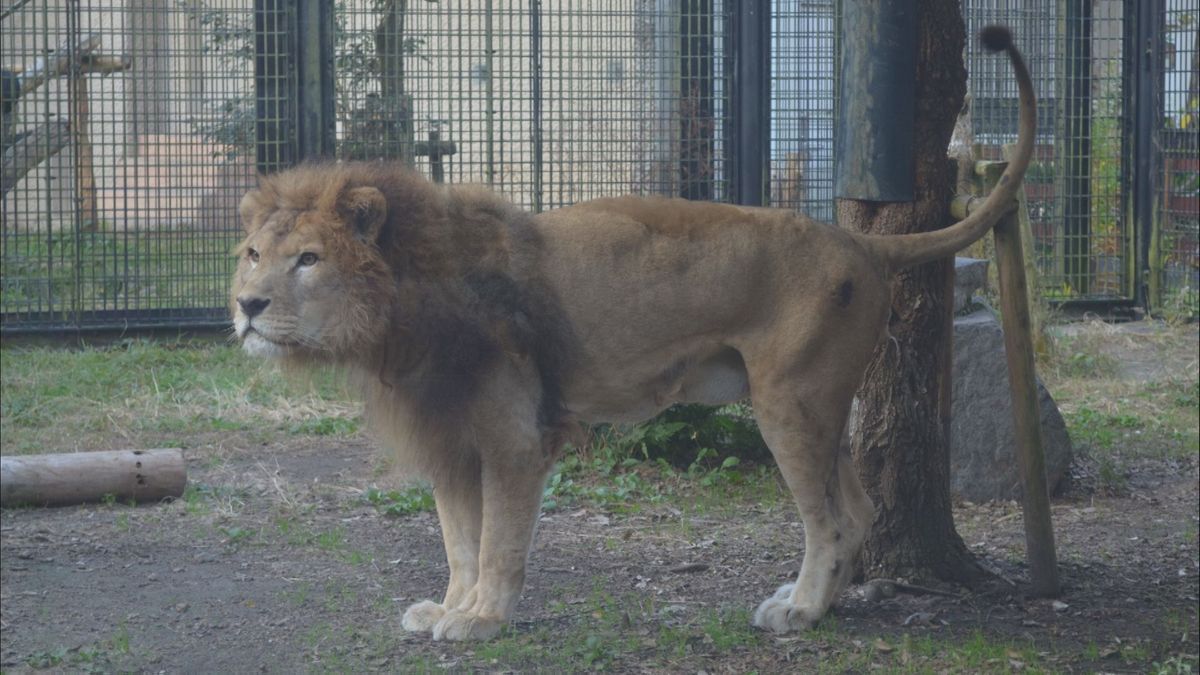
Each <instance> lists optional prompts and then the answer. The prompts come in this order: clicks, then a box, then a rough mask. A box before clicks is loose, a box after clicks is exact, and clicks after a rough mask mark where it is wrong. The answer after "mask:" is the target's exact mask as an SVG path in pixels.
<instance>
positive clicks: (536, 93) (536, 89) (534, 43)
mask: <svg viewBox="0 0 1200 675" xmlns="http://www.w3.org/2000/svg"><path fill="white" fill-rule="evenodd" d="M529 74H530V77H531V78H532V82H530V89H531V90H532V92H531V94H532V96H533V98H532V100H531V101H530V104H531V107H532V111H531V112H532V117H533V119H532V123H533V138H532V139H531V141H532V145H533V211H534V213H539V212H541V210H542V170H543V164H542V2H541V0H529Z"/></svg>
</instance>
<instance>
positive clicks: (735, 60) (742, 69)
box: [726, 0, 771, 206]
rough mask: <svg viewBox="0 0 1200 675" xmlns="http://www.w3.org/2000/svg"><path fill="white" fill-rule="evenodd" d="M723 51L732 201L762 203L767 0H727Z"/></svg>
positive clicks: (767, 146)
mask: <svg viewBox="0 0 1200 675" xmlns="http://www.w3.org/2000/svg"><path fill="white" fill-rule="evenodd" d="M731 4H732V5H733V6H734V7H733V13H732V14H731V16H730V19H731V20H732V21H731V25H730V26H729V30H730V31H731V32H732V34H733V40H732V41H731V44H730V45H729V47H730V48H729V49H728V50H727V52H726V53H727V55H728V58H730V59H731V60H732V81H731V82H730V88H729V89H730V108H731V110H730V113H731V116H732V118H733V129H732V132H733V133H732V135H728V136H726V138H727V139H729V141H730V142H731V145H732V148H731V150H732V155H731V157H730V159H731V160H732V164H733V170H734V173H733V184H732V186H731V187H732V192H733V194H732V197H733V201H734V202H736V203H738V204H746V205H750V206H761V205H763V204H765V203H766V193H767V184H768V175H769V171H770V159H771V158H770V152H771V63H770V55H771V3H766V2H760V1H759V0H732V2H731Z"/></svg>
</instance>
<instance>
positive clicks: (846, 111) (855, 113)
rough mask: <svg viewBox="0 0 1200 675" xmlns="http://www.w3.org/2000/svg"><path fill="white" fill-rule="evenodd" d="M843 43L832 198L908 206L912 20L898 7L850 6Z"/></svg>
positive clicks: (883, 2)
mask: <svg viewBox="0 0 1200 675" xmlns="http://www.w3.org/2000/svg"><path fill="white" fill-rule="evenodd" d="M842 7H843V8H842V11H843V13H844V18H843V21H844V22H845V25H847V26H853V27H854V28H853V30H850V31H847V32H846V33H845V34H844V35H842V39H841V44H840V47H841V50H842V51H841V64H842V72H841V77H840V86H841V91H840V95H839V97H838V100H839V103H840V105H841V108H840V110H839V111H838V113H839V114H838V118H837V132H836V134H835V136H836V137H837V147H838V152H839V155H838V157H839V159H840V161H839V162H837V166H836V175H835V176H834V195H835V196H837V197H839V198H845V199H858V200H864V201H873V202H907V201H912V199H913V180H914V177H913V134H912V130H913V120H914V115H915V110H916V102H915V100H914V97H913V92H914V90H915V86H914V85H915V82H916V76H917V43H916V39H917V13H916V10H915V9H914V8H913V6H912V4H911V3H910V2H902V1H900V0H877V1H875V2H869V1H868V0H849V1H848V2H845V3H843V5H842Z"/></svg>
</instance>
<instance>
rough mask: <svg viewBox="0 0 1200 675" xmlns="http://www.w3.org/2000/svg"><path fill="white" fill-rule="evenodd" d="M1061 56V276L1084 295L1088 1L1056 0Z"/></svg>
mask: <svg viewBox="0 0 1200 675" xmlns="http://www.w3.org/2000/svg"><path fill="white" fill-rule="evenodd" d="M1058 11H1059V16H1061V17H1062V19H1061V21H1062V22H1063V25H1062V30H1061V32H1060V34H1061V35H1063V58H1062V59H1061V60H1060V61H1059V63H1060V64H1061V69H1062V71H1061V73H1060V75H1059V78H1058V80H1059V82H1060V85H1059V86H1060V91H1059V101H1061V105H1060V106H1059V111H1060V113H1059V114H1060V115H1061V118H1060V120H1059V123H1058V125H1057V126H1058V128H1059V129H1060V133H1061V134H1062V137H1061V139H1060V141H1059V148H1061V150H1060V152H1061V153H1062V154H1061V155H1060V157H1059V167H1060V171H1059V172H1058V182H1059V190H1058V193H1059V194H1060V195H1061V201H1060V202H1059V203H1060V204H1062V219H1063V257H1064V261H1063V262H1064V272H1065V274H1066V278H1067V281H1068V282H1069V283H1070V284H1071V288H1072V290H1074V292H1075V293H1077V294H1079V295H1080V296H1086V295H1087V294H1088V292H1089V290H1090V285H1091V284H1090V282H1091V249H1092V246H1091V238H1092V233H1091V230H1092V224H1091V183H1092V167H1091V162H1092V3H1090V2H1080V1H1079V0H1059V7H1058Z"/></svg>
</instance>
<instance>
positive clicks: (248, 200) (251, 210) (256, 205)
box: [238, 190, 262, 234]
mask: <svg viewBox="0 0 1200 675" xmlns="http://www.w3.org/2000/svg"><path fill="white" fill-rule="evenodd" d="M261 210H262V193H261V192H259V191H258V190H251V191H249V192H247V193H246V195H245V196H244V197H242V203H241V204H239V205H238V215H240V216H241V217H242V228H243V229H245V230H246V234H253V233H254V231H255V230H257V229H258V227H259V225H260V223H256V222H255V221H254V216H255V214H257V213H258V212H259V211H261Z"/></svg>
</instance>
